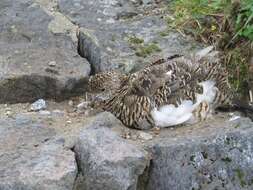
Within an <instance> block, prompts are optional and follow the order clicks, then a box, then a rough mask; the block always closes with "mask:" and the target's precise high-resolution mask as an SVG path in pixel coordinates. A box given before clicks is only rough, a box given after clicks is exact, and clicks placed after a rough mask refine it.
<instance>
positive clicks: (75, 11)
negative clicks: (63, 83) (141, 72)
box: [59, 0, 197, 73]
mask: <svg viewBox="0 0 253 190" xmlns="http://www.w3.org/2000/svg"><path fill="white" fill-rule="evenodd" d="M167 6H168V4H167V3H166V2H165V3H164V2H160V3H159V1H156V2H155V1H144V2H142V1H126V0H123V1H122V0H115V1H99V0H94V1H90V0H82V1H75V2H74V3H73V2H71V1H68V0H59V9H60V11H61V12H62V13H63V14H64V15H66V16H68V18H69V19H70V20H71V21H72V22H73V23H76V24H78V25H79V26H80V27H81V28H80V31H79V49H78V50H79V54H80V55H82V56H83V57H85V58H87V59H88V60H89V62H90V64H91V67H92V71H93V72H101V71H107V70H113V69H117V70H120V71H122V72H125V73H128V72H133V71H136V70H138V69H139V68H141V67H143V66H144V65H145V64H147V63H149V62H150V61H154V60H156V59H157V58H160V57H163V56H170V55H174V54H184V53H186V52H187V53H189V52H190V51H192V49H194V48H195V46H196V45H197V44H196V43H194V42H192V40H189V39H185V38H184V37H183V36H182V35H181V34H179V33H175V32H167V24H166V19H165V17H166V11H165V10H166V8H167ZM164 12H165V13H164ZM162 17H164V18H162Z"/></svg>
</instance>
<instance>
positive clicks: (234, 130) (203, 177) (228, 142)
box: [145, 118, 253, 190]
mask: <svg viewBox="0 0 253 190" xmlns="http://www.w3.org/2000/svg"><path fill="white" fill-rule="evenodd" d="M148 144H149V145H148V148H149V150H150V151H151V152H152V155H153V159H152V161H151V164H150V168H149V179H148V183H147V186H146V187H145V189H147V190H149V189H150V190H153V189H159V190H167V189H170V190H176V189H181V190H188V189H195V190H197V189H205V190H214V189H224V190H225V189H231V190H240V189H252V188H253V183H252V182H253V123H252V122H250V121H249V119H245V118H244V119H238V120H236V121H233V122H228V121H226V122H224V121H221V120H219V121H218V122H217V121H213V122H212V123H211V124H209V125H206V126H205V125H204V126H201V127H197V126H194V128H191V129H187V127H184V128H182V129H176V130H175V131H172V132H170V134H168V133H166V132H165V133H164V134H162V136H161V137H159V138H157V139H155V140H154V141H153V142H151V143H148Z"/></svg>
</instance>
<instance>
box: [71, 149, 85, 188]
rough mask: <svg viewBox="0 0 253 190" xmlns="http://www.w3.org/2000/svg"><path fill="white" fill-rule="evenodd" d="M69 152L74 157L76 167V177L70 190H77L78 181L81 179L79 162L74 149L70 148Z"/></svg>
mask: <svg viewBox="0 0 253 190" xmlns="http://www.w3.org/2000/svg"><path fill="white" fill-rule="evenodd" d="M70 150H71V151H72V152H73V153H74V155H75V162H76V166H77V173H76V177H75V180H74V185H73V189H72V190H79V185H80V182H81V181H80V180H81V179H82V170H81V166H80V162H79V161H78V156H77V153H76V151H75V147H72V148H70Z"/></svg>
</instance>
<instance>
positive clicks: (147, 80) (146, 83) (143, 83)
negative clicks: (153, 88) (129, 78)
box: [142, 79, 151, 89]
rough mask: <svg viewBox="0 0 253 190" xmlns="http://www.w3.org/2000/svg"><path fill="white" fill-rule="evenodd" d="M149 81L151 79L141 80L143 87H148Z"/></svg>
mask: <svg viewBox="0 0 253 190" xmlns="http://www.w3.org/2000/svg"><path fill="white" fill-rule="evenodd" d="M150 83H151V81H150V80H149V79H145V80H143V82H142V85H143V88H146V89H147V88H149V87H150Z"/></svg>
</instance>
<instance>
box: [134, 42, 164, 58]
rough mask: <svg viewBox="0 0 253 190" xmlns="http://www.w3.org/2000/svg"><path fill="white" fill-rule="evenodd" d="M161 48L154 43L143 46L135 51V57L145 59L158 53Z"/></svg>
mask: <svg viewBox="0 0 253 190" xmlns="http://www.w3.org/2000/svg"><path fill="white" fill-rule="evenodd" d="M160 51H161V48H160V47H159V46H158V45H156V44H155V43H149V44H144V45H143V46H140V47H138V48H137V49H136V53H135V54H136V55H137V56H139V57H147V56H148V55H150V54H152V53H155V52H160Z"/></svg>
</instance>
